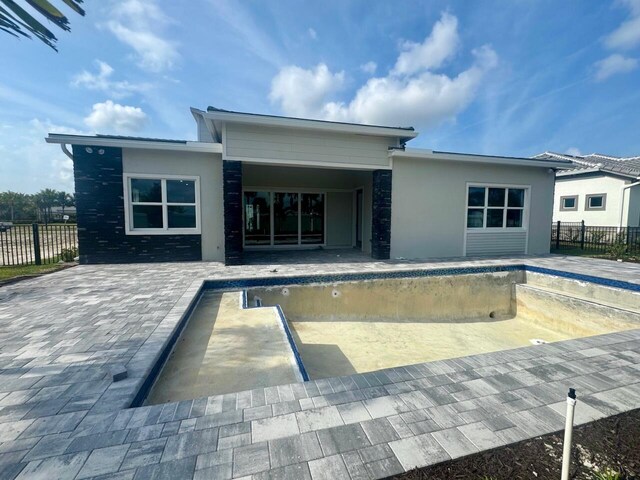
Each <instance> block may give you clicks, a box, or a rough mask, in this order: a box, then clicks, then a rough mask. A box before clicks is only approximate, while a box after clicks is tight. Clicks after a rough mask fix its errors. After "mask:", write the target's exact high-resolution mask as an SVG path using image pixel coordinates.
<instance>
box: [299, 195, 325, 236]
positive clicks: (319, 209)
mask: <svg viewBox="0 0 640 480" xmlns="http://www.w3.org/2000/svg"><path fill="white" fill-rule="evenodd" d="M300 230H301V232H300V243H303V244H305V245H321V244H323V243H324V194H323V193H303V194H302V202H301V204H300Z"/></svg>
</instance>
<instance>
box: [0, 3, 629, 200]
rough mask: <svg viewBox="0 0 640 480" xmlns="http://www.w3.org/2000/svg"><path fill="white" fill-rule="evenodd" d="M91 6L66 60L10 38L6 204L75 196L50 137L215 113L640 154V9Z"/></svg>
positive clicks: (5, 50) (521, 149)
mask: <svg viewBox="0 0 640 480" xmlns="http://www.w3.org/2000/svg"><path fill="white" fill-rule="evenodd" d="M18 3H20V4H24V1H23V0H18ZM54 3H56V0H54ZM56 4H57V5H62V2H60V1H57V3H56ZM25 8H26V9H29V7H28V6H25ZM85 8H86V11H87V15H86V17H80V16H78V15H76V14H74V13H73V12H71V11H69V10H68V9H65V7H64V6H60V9H61V10H64V11H65V13H66V14H67V16H68V17H69V19H70V21H71V32H69V33H67V32H62V31H59V30H58V31H55V32H54V33H56V35H57V37H58V39H59V42H58V49H59V52H58V53H56V52H54V51H53V50H52V49H50V48H48V47H47V46H45V45H44V44H42V43H40V42H38V41H35V40H28V39H20V40H18V39H15V38H13V37H10V36H8V35H6V34H3V33H2V32H0V191H4V190H14V191H21V192H25V193H33V192H36V191H38V190H40V189H42V188H55V189H61V190H67V191H73V172H72V164H71V161H70V160H69V159H68V158H67V157H66V156H65V155H64V154H63V153H62V151H61V150H60V148H59V146H58V145H48V144H46V143H45V142H44V137H45V136H46V135H47V133H49V132H54V133H63V132H67V133H75V134H94V133H103V134H122V135H137V136H146V137H160V138H173V139H176V138H177V139H186V140H195V139H196V128H195V122H194V120H193V117H192V116H191V114H190V111H189V107H197V108H201V109H206V107H207V106H209V105H213V106H216V107H219V108H224V109H228V110H236V111H246V112H253V113H265V114H275V115H287V116H298V117H307V118H318V119H326V120H338V121H349V122H358V123H371V124H381V125H391V126H413V127H414V128H415V129H416V130H417V131H418V132H420V136H419V137H418V138H416V139H415V140H412V141H411V142H410V144H409V146H410V147H415V148H427V149H434V150H445V151H456V152H467V153H478V154H494V155H513V156H524V157H528V156H532V155H535V154H537V153H540V152H543V151H547V150H548V151H556V152H561V153H565V152H566V153H572V154H579V153H583V154H586V153H592V152H600V153H604V154H609V155H619V156H630V155H640V115H638V112H640V0H612V1H611V2H607V1H596V0H591V1H584V0H566V1H562V2H558V1H557V0H512V1H509V2H505V1H503V0H495V1H494V0H476V1H473V2H471V1H468V0H459V1H452V0H449V1H445V0H428V1H411V2H409V1H404V2H397V1H396V2H389V1H386V0H323V1H322V2H315V1H311V0H307V1H302V0H277V1H275V0H274V1H249V0H244V1H243V0H237V1H232V0H199V1H189V0H173V1H169V0H103V1H100V2H94V1H87V2H85ZM51 28H52V30H53V29H55V27H51Z"/></svg>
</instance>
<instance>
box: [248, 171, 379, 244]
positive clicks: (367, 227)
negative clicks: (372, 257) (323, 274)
mask: <svg viewBox="0 0 640 480" xmlns="http://www.w3.org/2000/svg"><path fill="white" fill-rule="evenodd" d="M242 183H243V187H244V188H245V189H247V188H258V189H266V190H268V189H279V190H286V189H292V190H297V189H302V190H307V191H309V192H314V191H317V192H326V194H327V196H326V202H327V225H326V230H327V246H329V247H345V246H349V247H350V246H351V245H352V244H353V235H354V233H355V232H354V231H353V230H354V227H353V224H354V222H355V220H354V217H353V215H354V211H353V207H354V204H353V195H354V192H355V190H356V189H357V188H361V187H362V188H363V202H364V208H363V210H364V212H363V213H364V215H363V217H364V218H363V236H362V240H363V241H362V246H363V251H364V252H365V253H369V252H370V251H371V241H370V240H371V172H369V171H359V170H341V169H324V168H303V167H282V166H267V165H253V164H251V165H250V164H244V165H243V169H242ZM347 196H348V197H349V198H350V199H351V200H350V201H349V202H347V200H346V197H347Z"/></svg>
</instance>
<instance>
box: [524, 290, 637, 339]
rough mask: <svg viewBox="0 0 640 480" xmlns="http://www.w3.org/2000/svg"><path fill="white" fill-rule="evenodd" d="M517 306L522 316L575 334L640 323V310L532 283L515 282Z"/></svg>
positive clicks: (601, 331)
mask: <svg viewBox="0 0 640 480" xmlns="http://www.w3.org/2000/svg"><path fill="white" fill-rule="evenodd" d="M516 308H517V315H518V316H519V317H522V318H526V319H527V320H530V321H533V322H534V323H539V324H541V325H544V326H547V327H548V328H551V329H553V330H558V331H561V332H564V333H566V334H568V335H571V336H576V337H581V336H590V335H599V334H603V333H610V332H615V331H622V330H630V329H633V328H639V327H640V313H639V312H636V311H633V310H630V309H628V308H624V307H619V306H611V305H610V304H609V305H606V304H602V303H600V302H599V301H594V300H590V299H584V298H580V297H578V296H575V295H570V294H567V293H565V292H558V291H553V290H552V289H550V288H540V287H538V286H532V285H524V284H521V285H516Z"/></svg>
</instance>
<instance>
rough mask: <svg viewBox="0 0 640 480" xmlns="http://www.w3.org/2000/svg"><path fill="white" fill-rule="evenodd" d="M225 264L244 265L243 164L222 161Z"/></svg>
mask: <svg viewBox="0 0 640 480" xmlns="http://www.w3.org/2000/svg"><path fill="white" fill-rule="evenodd" d="M222 184H223V196H224V264H225V265H242V263H243V258H242V162H238V161H234V160H223V161H222Z"/></svg>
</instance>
